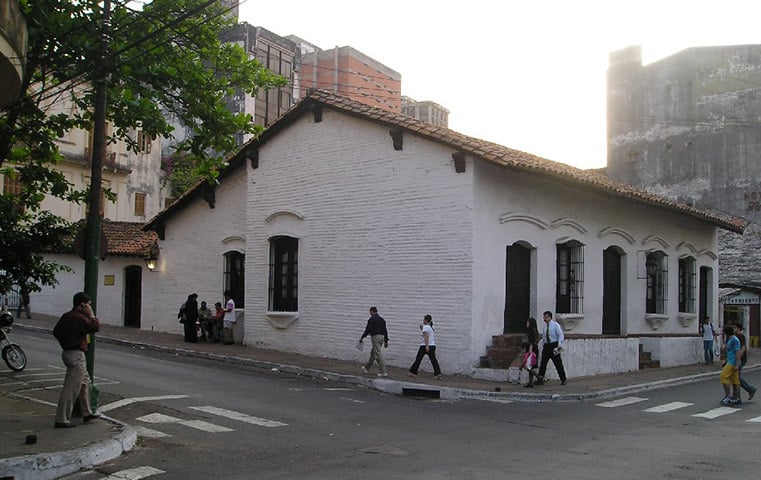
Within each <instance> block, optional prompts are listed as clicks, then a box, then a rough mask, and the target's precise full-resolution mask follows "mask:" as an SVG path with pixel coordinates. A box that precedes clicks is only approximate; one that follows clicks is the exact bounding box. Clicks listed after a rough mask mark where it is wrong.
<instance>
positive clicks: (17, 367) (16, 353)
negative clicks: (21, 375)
mask: <svg viewBox="0 0 761 480" xmlns="http://www.w3.org/2000/svg"><path fill="white" fill-rule="evenodd" d="M2 355H3V360H5V364H6V365H8V368H10V369H11V370H13V371H14V372H20V371H21V370H23V369H24V367H26V354H25V353H24V351H23V350H22V349H21V347H19V346H18V345H16V344H15V343H11V344H10V345H6V346H5V347H3V353H2Z"/></svg>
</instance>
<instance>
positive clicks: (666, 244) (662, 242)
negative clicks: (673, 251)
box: [642, 235, 671, 248]
mask: <svg viewBox="0 0 761 480" xmlns="http://www.w3.org/2000/svg"><path fill="white" fill-rule="evenodd" d="M650 242H653V243H657V244H658V245H660V246H661V247H663V248H669V247H670V246H671V245H669V242H667V241H666V240H664V239H663V237H660V236H658V235H648V236H647V237H645V238H644V239H643V240H642V245H646V244H648V243H650Z"/></svg>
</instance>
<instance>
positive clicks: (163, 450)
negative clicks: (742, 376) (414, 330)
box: [16, 332, 761, 480]
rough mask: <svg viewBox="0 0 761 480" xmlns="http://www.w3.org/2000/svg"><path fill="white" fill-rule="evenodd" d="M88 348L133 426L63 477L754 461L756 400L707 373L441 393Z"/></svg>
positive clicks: (718, 465)
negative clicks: (462, 396) (627, 382)
mask: <svg viewBox="0 0 761 480" xmlns="http://www.w3.org/2000/svg"><path fill="white" fill-rule="evenodd" d="M16 336H17V337H18V341H19V342H20V343H22V344H23V345H24V349H25V350H26V352H27V356H28V357H29V361H30V367H42V368H60V353H59V351H58V347H57V345H56V344H55V343H54V342H51V341H49V340H50V339H49V338H48V337H46V336H45V335H40V334H33V333H28V332H18V333H17V335H16ZM95 358H96V363H95V365H96V366H95V375H96V383H97V384H98V385H99V389H100V392H101V393H100V406H101V409H102V410H106V413H107V414H108V415H110V416H112V417H115V418H117V419H119V420H122V421H124V422H126V423H128V424H130V425H132V426H134V427H137V428H138V429H140V430H139V434H140V435H141V438H140V440H139V442H138V445H137V446H136V448H135V449H133V450H132V451H131V452H129V453H128V454H127V455H124V456H122V457H120V458H119V459H116V460H114V461H112V462H109V463H107V464H105V465H102V466H99V467H97V468H96V469H95V470H94V471H91V472H84V473H79V474H76V475H73V476H69V477H67V478H69V479H102V478H108V477H109V475H116V474H118V473H119V472H124V471H130V472H133V476H132V477H128V478H134V479H137V478H154V477H155V478H156V479H161V480H164V479H182V480H187V479H196V478H220V479H252V478H257V479H305V478H306V479H310V478H315V479H322V478H330V479H357V478H362V479H383V480H388V479H390V478H391V479H408V478H409V479H413V478H414V479H416V480H420V479H429V478H430V479H434V478H436V479H441V478H456V479H466V478H467V479H470V478H518V477H524V476H526V475H529V476H531V477H532V478H562V479H609V478H615V479H616V480H623V479H641V478H675V479H681V478H684V479H714V478H721V479H724V478H727V477H729V476H731V477H732V478H738V479H744V478H757V475H758V472H759V467H760V466H761V463H759V458H760V454H761V399H756V402H748V403H746V405H745V406H744V408H742V409H739V410H738V409H725V410H717V409H719V405H718V401H719V400H720V399H721V397H722V393H721V387H720V386H719V385H718V384H717V383H716V382H715V381H706V382H699V383H694V384H689V385H683V386H679V387H673V388H667V389H662V390H656V391H650V392H647V393H646V394H643V395H638V396H636V395H635V396H629V397H627V398H626V399H623V400H622V399H616V398H613V399H606V400H604V401H602V400H598V401H574V402H544V403H522V402H511V403H496V402H491V401H484V400H458V401H441V400H421V399H413V398H409V397H400V396H394V395H388V394H383V393H380V392H377V391H374V390H366V389H362V388H358V387H347V386H339V387H336V385H334V384H331V383H328V382H321V381H316V380H310V379H304V378H298V377H294V376H287V375H283V374H279V373H276V372H269V373H267V372H262V371H261V370H256V369H249V368H246V367H241V366H238V365H231V364H225V363H220V362H213V361H204V360H199V359H191V358H187V357H175V356H170V355H165V354H157V353H154V352H148V351H144V350H135V349H130V348H125V347H121V346H115V345H110V344H99V345H98V346H97V350H96V357H95ZM748 379H749V380H751V382H753V383H755V384H757V385H761V374H759V373H751V374H749V375H748ZM35 392H36V393H35V395H37V396H38V397H39V398H41V399H44V400H48V401H55V398H57V394H58V392H57V390H56V389H55V388H44V386H40V388H39V389H38V390H35ZM609 402H613V403H609ZM677 402H679V403H677ZM601 404H602V405H601ZM720 414H721V415H720ZM135 472H140V473H135ZM160 472H161V473H160ZM140 475H142V476H140ZM112 478H114V477H112Z"/></svg>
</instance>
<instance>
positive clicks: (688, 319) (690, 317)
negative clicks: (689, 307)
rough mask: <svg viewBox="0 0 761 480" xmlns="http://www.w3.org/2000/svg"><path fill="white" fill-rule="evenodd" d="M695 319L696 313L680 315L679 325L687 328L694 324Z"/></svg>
mask: <svg viewBox="0 0 761 480" xmlns="http://www.w3.org/2000/svg"><path fill="white" fill-rule="evenodd" d="M697 318H698V315H697V313H680V314H679V323H681V324H682V326H683V327H689V326H690V325H691V324H692V323H693V322H695V320H697Z"/></svg>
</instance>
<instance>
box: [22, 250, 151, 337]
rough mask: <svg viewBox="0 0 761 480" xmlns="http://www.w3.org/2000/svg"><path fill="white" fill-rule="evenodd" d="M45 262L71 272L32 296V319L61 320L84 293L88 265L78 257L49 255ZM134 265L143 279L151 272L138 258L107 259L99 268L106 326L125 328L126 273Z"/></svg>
mask: <svg viewBox="0 0 761 480" xmlns="http://www.w3.org/2000/svg"><path fill="white" fill-rule="evenodd" d="M46 259H48V260H52V261H54V262H56V263H58V264H60V265H67V266H69V267H71V268H72V269H73V271H72V272H62V273H59V274H58V275H57V276H56V279H57V280H58V282H59V284H58V285H57V286H56V287H55V288H51V287H47V288H44V289H42V291H41V292H38V293H32V294H31V295H30V299H29V300H30V304H31V309H32V316H34V314H35V312H37V313H44V314H46V315H54V316H60V315H62V314H63V313H64V312H67V311H69V310H71V300H72V297H73V296H74V294H75V293H77V292H81V291H83V290H84V278H85V273H84V272H85V262H84V260H82V259H80V258H79V257H77V256H76V255H48V256H46ZM132 265H136V266H139V267H141V268H142V269H143V278H145V275H146V273H147V272H148V270H147V269H146V268H145V264H144V263H143V260H142V259H140V258H136V257H107V258H106V259H105V260H103V261H102V262H100V265H99V266H98V298H97V312H96V314H97V316H98V319H99V320H100V321H101V322H102V323H104V324H107V325H117V326H122V325H124V280H125V273H124V270H125V269H126V268H127V267H129V266H132ZM106 276H113V279H114V283H113V285H105V282H104V279H105V278H106Z"/></svg>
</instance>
